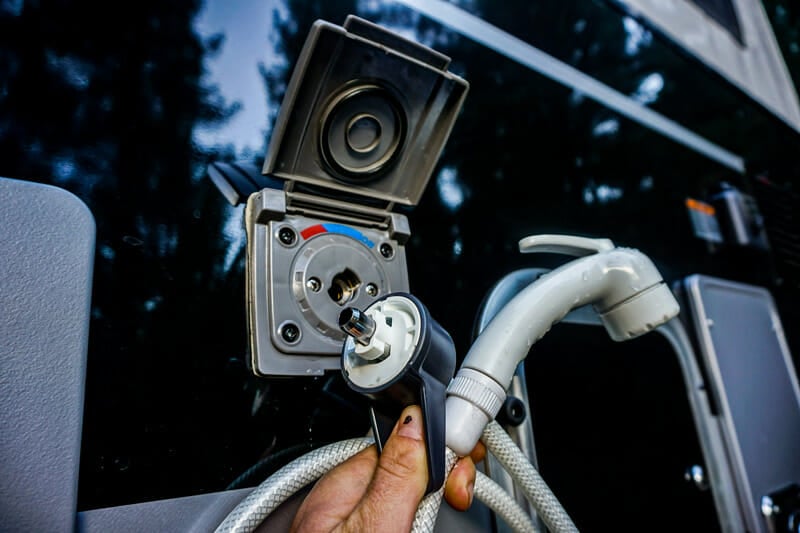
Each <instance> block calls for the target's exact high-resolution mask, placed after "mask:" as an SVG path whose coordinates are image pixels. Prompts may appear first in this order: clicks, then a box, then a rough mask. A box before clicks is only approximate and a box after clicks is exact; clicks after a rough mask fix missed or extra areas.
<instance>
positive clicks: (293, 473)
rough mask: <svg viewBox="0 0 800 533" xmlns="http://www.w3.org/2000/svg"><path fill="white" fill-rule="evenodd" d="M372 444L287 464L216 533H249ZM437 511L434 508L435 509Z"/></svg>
mask: <svg viewBox="0 0 800 533" xmlns="http://www.w3.org/2000/svg"><path fill="white" fill-rule="evenodd" d="M372 443H373V440H372V439H369V438H367V439H365V438H361V439H350V440H343V441H339V442H334V443H333V444H329V445H327V446H323V447H322V448H318V449H316V450H312V451H311V452H309V453H307V454H305V455H303V456H302V457H299V458H297V459H295V460H294V461H292V462H291V463H289V464H287V465H286V466H284V467H283V468H281V469H280V470H278V471H277V472H275V473H274V474H273V475H272V476H270V477H269V478H268V479H267V480H266V481H264V482H263V483H262V484H261V485H259V486H258V487H257V488H256V489H255V490H254V491H253V492H251V493H250V494H249V495H248V496H247V498H245V499H244V500H242V501H241V503H239V505H237V506H236V508H235V509H234V510H233V511H231V512H230V513H229V514H228V516H227V517H226V518H225V520H223V521H222V523H221V524H220V525H219V526H218V527H217V529H216V532H217V533H223V532H226V533H227V532H235V533H251V532H252V531H255V529H256V528H257V527H258V526H259V525H260V524H261V522H263V521H264V519H265V518H266V517H267V516H269V514H270V513H271V512H272V511H274V510H275V509H276V508H277V507H278V506H279V505H280V504H282V503H283V502H284V501H286V500H287V499H288V498H289V497H290V496H292V495H293V494H294V493H296V492H297V491H299V490H300V489H302V488H303V487H305V486H306V485H308V484H309V483H311V482H312V481H315V480H316V479H318V478H320V477H321V476H322V475H323V474H325V473H326V472H327V471H328V470H331V469H332V468H334V467H336V466H337V465H339V464H341V463H343V462H344V461H346V460H347V459H349V458H350V457H352V456H353V455H355V454H357V453H358V452H360V451H361V450H363V449H364V448H366V447H367V446H370V445H371V444H372ZM437 510H438V509H437Z"/></svg>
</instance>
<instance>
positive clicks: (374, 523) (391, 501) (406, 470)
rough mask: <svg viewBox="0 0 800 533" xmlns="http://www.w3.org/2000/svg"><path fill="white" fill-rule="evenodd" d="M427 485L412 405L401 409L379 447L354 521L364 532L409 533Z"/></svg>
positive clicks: (419, 431)
mask: <svg viewBox="0 0 800 533" xmlns="http://www.w3.org/2000/svg"><path fill="white" fill-rule="evenodd" d="M427 485H428V469H427V459H426V456H425V437H424V429H423V424H422V411H421V410H420V408H419V407H418V406H416V405H413V406H410V407H407V408H406V409H404V410H403V413H402V414H401V415H400V419H399V420H398V422H397V424H395V426H394V430H393V431H392V434H391V435H390V436H389V439H388V440H387V441H386V444H385V446H384V447H383V453H381V456H380V458H379V460H378V466H377V468H376V469H375V474H374V475H373V478H372V482H371V483H370V485H369V487H368V488H367V493H366V494H365V496H364V498H363V499H362V500H361V502H360V504H359V506H358V508H356V510H355V513H354V514H356V515H357V518H356V520H358V522H360V525H361V526H363V527H364V530H368V531H409V530H410V529H411V525H412V524H413V521H414V514H415V513H416V511H417V507H418V506H419V503H420V502H421V501H422V497H423V496H424V495H425V488H426V487H427Z"/></svg>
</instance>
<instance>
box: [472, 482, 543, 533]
mask: <svg viewBox="0 0 800 533" xmlns="http://www.w3.org/2000/svg"><path fill="white" fill-rule="evenodd" d="M477 474H478V475H477V477H476V479H475V497H476V498H478V500H480V501H482V502H483V503H484V504H485V505H486V507H488V508H489V509H491V510H492V511H494V512H495V513H496V514H497V515H498V516H499V517H500V518H502V519H503V521H504V522H505V523H506V524H508V527H510V528H511V529H512V530H514V531H518V532H520V533H537V530H536V527H535V526H534V525H533V521H531V517H530V515H529V514H528V513H527V512H525V511H524V510H523V509H522V507H520V505H519V504H518V503H517V501H516V500H515V499H514V498H512V497H511V495H510V494H508V493H507V492H506V491H505V489H504V488H503V487H501V486H500V485H498V484H497V483H496V482H495V481H494V480H493V479H492V478H490V477H489V476H487V475H486V474H484V473H483V472H477Z"/></svg>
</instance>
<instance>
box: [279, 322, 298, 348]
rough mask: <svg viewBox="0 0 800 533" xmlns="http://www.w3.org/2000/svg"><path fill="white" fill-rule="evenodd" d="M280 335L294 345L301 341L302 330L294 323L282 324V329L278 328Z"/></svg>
mask: <svg viewBox="0 0 800 533" xmlns="http://www.w3.org/2000/svg"><path fill="white" fill-rule="evenodd" d="M278 333H279V334H280V336H281V338H282V339H283V340H284V341H285V342H287V343H289V344H294V343H296V342H297V341H299V340H300V328H299V327H298V326H297V324H295V323H294V322H285V323H283V324H281V327H280V328H278Z"/></svg>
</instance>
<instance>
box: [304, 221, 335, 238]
mask: <svg viewBox="0 0 800 533" xmlns="http://www.w3.org/2000/svg"><path fill="white" fill-rule="evenodd" d="M326 231H328V230H326V229H325V226H323V225H322V224H317V225H316V226H309V227H307V228H306V229H304V230H303V231H301V232H300V235H301V236H302V237H303V239H310V238H311V237H313V236H314V235H319V234H320V233H325V232H326Z"/></svg>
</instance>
